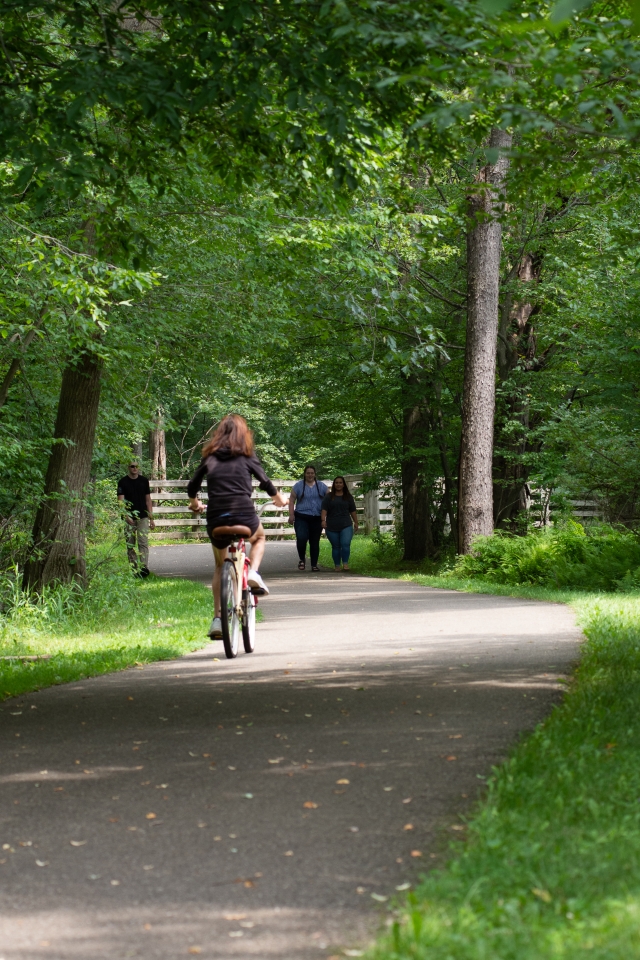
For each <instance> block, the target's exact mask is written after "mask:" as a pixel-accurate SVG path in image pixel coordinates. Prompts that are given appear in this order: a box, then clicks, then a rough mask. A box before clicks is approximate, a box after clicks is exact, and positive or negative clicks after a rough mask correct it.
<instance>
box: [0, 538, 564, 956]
mask: <svg viewBox="0 0 640 960" xmlns="http://www.w3.org/2000/svg"><path fill="white" fill-rule="evenodd" d="M295 564H296V556H295V549H294V545H293V544H292V543H289V542H284V543H270V544H269V545H268V546H267V558H266V561H265V565H264V567H263V572H264V574H265V577H266V578H267V580H268V582H269V584H270V586H271V587H272V595H271V597H269V598H268V599H266V600H265V601H264V602H263V603H262V604H261V607H262V609H263V611H264V618H265V619H264V622H263V623H261V624H260V625H259V626H258V638H257V649H256V652H255V653H254V654H253V655H251V656H247V655H245V654H244V653H241V654H240V655H239V656H238V659H237V660H236V661H232V662H229V661H226V660H225V659H224V654H223V652H222V644H221V643H218V644H214V645H211V646H209V647H206V648H205V649H204V650H202V651H199V652H197V653H194V654H191V655H189V656H187V657H184V658H183V659H182V660H179V661H172V662H169V663H166V662H165V663H159V664H153V665H151V666H148V667H145V668H144V669H140V668H137V669H136V668H134V669H131V670H127V671H125V672H122V673H118V674H114V675H112V676H108V677H102V678H95V679H92V680H86V681H82V682H79V683H72V684H68V685H66V686H60V687H55V688H52V689H49V690H43V691H41V692H39V693H36V694H29V695H28V696H24V697H20V698H17V699H14V700H11V701H8V702H7V703H5V704H3V705H2V711H1V717H2V719H1V724H0V756H1V758H2V765H1V767H0V797H1V798H2V800H1V807H0V842H1V843H2V849H1V850H0V960H39V958H41V957H42V958H44V957H46V958H53V960H98V958H99V960H116V958H118V960H119V958H125V957H140V958H144V960H178V958H181V957H189V956H193V955H198V956H201V957H202V958H203V960H204V958H218V960H226V958H250V957H251V958H254V957H259V958H267V960H316V958H320V957H330V956H337V955H338V954H339V955H340V956H342V955H343V953H342V948H341V947H350V948H353V947H355V946H358V945H363V944H366V943H367V942H368V941H369V940H370V939H371V937H372V935H373V934H374V933H375V931H376V929H377V927H378V925H379V923H380V920H381V907H380V903H379V902H376V900H375V899H372V896H371V895H372V894H376V895H377V896H383V897H384V896H389V895H394V894H395V891H396V889H397V888H398V887H399V886H401V885H403V884H406V883H413V882H415V881H416V879H417V878H418V876H419V874H420V873H421V872H422V871H424V870H425V869H426V868H427V867H428V866H429V865H430V864H432V863H437V862H438V859H439V853H438V851H440V850H441V849H442V839H441V837H442V833H441V831H442V829H443V828H444V829H445V830H448V831H449V832H450V834H451V836H454V835H455V834H454V832H453V826H454V825H455V826H457V827H460V826H461V821H460V819H459V814H460V813H461V812H464V810H465V809H468V807H469V805H470V804H471V802H472V800H473V798H474V797H475V796H476V795H477V792H478V790H479V789H480V788H481V780H480V779H478V777H479V776H482V777H484V776H486V775H487V774H488V773H489V771H490V767H491V765H492V764H495V763H497V762H499V761H500V760H501V759H502V758H504V756H505V755H506V753H507V751H508V749H509V748H510V746H511V745H512V744H513V743H514V742H515V740H516V738H517V736H518V734H520V733H521V732H522V731H524V730H529V729H531V728H532V727H533V726H534V725H535V724H536V723H537V722H538V721H539V720H540V719H541V718H542V717H544V716H545V715H546V714H547V713H548V712H549V710H550V708H551V706H552V705H553V704H554V703H557V702H558V701H559V699H560V696H561V692H560V689H561V688H560V685H559V684H558V683H557V678H558V677H562V675H563V674H566V672H567V671H568V669H569V668H570V665H571V663H572V662H573V661H574V660H575V658H576V655H577V651H578V644H579V641H580V634H579V632H578V630H577V629H576V627H575V625H574V621H573V617H572V614H571V612H570V610H569V609H567V608H566V607H563V606H559V605H553V604H544V603H536V602H530V601H526V600H517V599H510V598H501V597H490V596H477V595H471V594H460V593H454V592H450V591H445V590H433V589H428V588H423V587H419V586H416V585H413V584H407V583H402V582H399V581H389V580H374V579H366V578H364V577H359V576H355V575H344V574H343V575H336V574H334V573H332V572H331V573H330V572H323V573H320V574H312V573H310V572H306V573H304V574H300V573H298V572H297V571H296V570H295ZM151 566H152V568H153V570H154V571H155V572H157V573H159V574H162V575H171V574H174V575H180V576H189V577H193V578H195V579H202V580H206V579H208V578H209V577H210V574H211V568H212V557H211V553H210V549H209V547H208V546H207V545H183V546H172V547H158V548H156V549H154V550H153V555H152V564H151ZM204 626H205V623H204V620H203V628H204ZM214 656H218V657H220V659H219V660H217V661H216V660H214V659H213V657H214ZM410 824H411V825H412V826H411V828H409V825H410ZM7 844H8V845H9V846H10V849H6V848H5V845H7ZM416 851H419V852H420V854H421V856H418V855H417V854H416V853H415V852H416ZM43 864H44V865H43ZM382 910H383V911H384V908H382Z"/></svg>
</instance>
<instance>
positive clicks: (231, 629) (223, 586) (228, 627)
mask: <svg viewBox="0 0 640 960" xmlns="http://www.w3.org/2000/svg"><path fill="white" fill-rule="evenodd" d="M237 592H238V583H237V578H236V571H235V567H234V565H233V564H232V562H231V561H230V560H225V562H224V563H223V565H222V578H221V581H220V619H221V621H222V642H223V644H224V652H225V654H226V657H227V660H233V659H234V657H237V656H238V641H239V639H240V620H239V618H238V604H237V600H236V597H237Z"/></svg>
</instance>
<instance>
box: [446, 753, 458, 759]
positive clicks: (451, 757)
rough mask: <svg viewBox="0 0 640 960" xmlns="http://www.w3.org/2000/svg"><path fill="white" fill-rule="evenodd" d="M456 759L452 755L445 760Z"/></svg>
mask: <svg viewBox="0 0 640 960" xmlns="http://www.w3.org/2000/svg"><path fill="white" fill-rule="evenodd" d="M457 759H458V758H457V757H454V756H453V754H452V755H451V756H450V757H447V760H457Z"/></svg>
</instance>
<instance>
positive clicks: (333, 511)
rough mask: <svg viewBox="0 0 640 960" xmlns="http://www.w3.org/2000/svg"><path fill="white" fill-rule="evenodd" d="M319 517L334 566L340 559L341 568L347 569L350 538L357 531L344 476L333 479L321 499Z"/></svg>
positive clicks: (355, 516) (354, 506)
mask: <svg viewBox="0 0 640 960" xmlns="http://www.w3.org/2000/svg"><path fill="white" fill-rule="evenodd" d="M321 517H322V526H323V528H324V529H325V530H326V531H327V537H328V538H329V541H330V543H331V553H332V554H333V564H334V567H335V568H336V570H339V569H340V561H341V560H342V569H343V570H348V569H349V557H350V556H351V540H352V538H353V534H354V532H355V533H357V532H358V514H357V512H356V503H355V500H354V499H353V497H352V496H351V494H350V493H349V488H348V487H347V481H346V480H345V478H344V477H336V478H335V480H334V481H333V485H332V487H331V491H330V492H329V493H328V494H327V495H326V497H325V498H324V500H323V501H322V514H321Z"/></svg>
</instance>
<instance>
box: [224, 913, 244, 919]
mask: <svg viewBox="0 0 640 960" xmlns="http://www.w3.org/2000/svg"><path fill="white" fill-rule="evenodd" d="M224 919H225V920H246V919H247V915H246V913H225V915H224Z"/></svg>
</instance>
